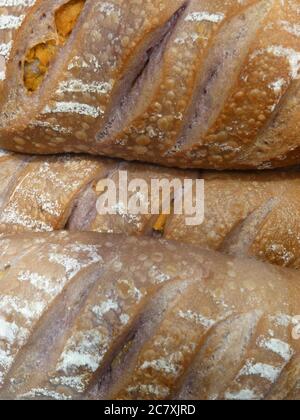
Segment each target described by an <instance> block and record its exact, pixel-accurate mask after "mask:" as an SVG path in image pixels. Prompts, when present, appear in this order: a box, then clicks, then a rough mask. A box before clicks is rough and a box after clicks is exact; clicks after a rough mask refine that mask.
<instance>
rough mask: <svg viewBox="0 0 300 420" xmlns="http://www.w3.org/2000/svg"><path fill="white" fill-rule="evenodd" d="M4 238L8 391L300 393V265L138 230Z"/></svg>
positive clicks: (65, 394)
mask: <svg viewBox="0 0 300 420" xmlns="http://www.w3.org/2000/svg"><path fill="white" fill-rule="evenodd" d="M0 242H1V253H0V270H1V282H0V291H1V297H0V322H1V326H2V328H1V330H0V331H1V340H0V349H1V352H0V361H1V363H0V372H1V375H0V398H1V399H4V398H5V399H7V398H8V399H11V398H13V399H54V400H55V399H61V400H64V399H85V398H87V399H108V398H116V399H156V400H161V399H203V400H207V399H228V400H232V399H233V400H236V399H242V400H243V399H272V398H275V397H278V396H279V397H280V398H279V399H289V398H290V399H297V398H299V392H298V391H299V390H298V391H297V386H296V384H297V381H299V371H298V369H297V363H296V362H297V360H299V351H300V347H299V340H297V339H294V338H296V337H294V338H293V334H292V333H293V328H294V324H293V321H295V322H296V318H294V317H296V316H297V315H298V314H299V311H300V307H299V302H300V299H299V298H300V295H299V293H300V289H299V274H298V272H296V271H292V270H282V269H277V268H273V267H271V266H268V265H264V264H261V263H256V262H253V261H249V260H237V259H234V258H229V257H224V256H222V255H218V254H215V253H213V252H206V251H201V250H200V249H198V248H195V247H192V246H187V245H180V244H175V243H172V242H167V241H157V240H152V239H145V240H143V239H136V238H133V237H131V238H129V237H127V238H124V237H118V236H113V235H99V234H93V233H80V234H67V233H55V234H39V235H33V234H26V235H16V236H6V237H3V238H2V239H0ZM174 254H176V258H174ZM33 261H35V264H34V268H33V265H32V262H33ZM58 323H59V328H57V325H58ZM50 343H51V345H49V344H50ZM37 366H38V367H39V368H38V369H36V367H37ZM293 366H296V368H294V367H293ZM33 372H34V374H33ZM221 378H222V380H220V379H221Z"/></svg>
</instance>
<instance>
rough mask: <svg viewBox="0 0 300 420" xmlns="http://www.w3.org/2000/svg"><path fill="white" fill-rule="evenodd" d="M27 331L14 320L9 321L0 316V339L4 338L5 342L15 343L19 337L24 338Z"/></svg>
mask: <svg viewBox="0 0 300 420" xmlns="http://www.w3.org/2000/svg"><path fill="white" fill-rule="evenodd" d="M25 331H26V330H23V329H21V328H20V327H19V326H18V325H17V324H15V323H14V322H7V321H6V320H5V319H4V318H3V317H1V316H0V341H2V340H3V341H4V342H7V343H9V344H13V343H14V342H15V341H16V340H17V339H21V340H22V338H24V334H25ZM1 344H3V343H0V345H1Z"/></svg>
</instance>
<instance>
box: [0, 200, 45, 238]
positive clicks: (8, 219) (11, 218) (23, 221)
mask: <svg viewBox="0 0 300 420" xmlns="http://www.w3.org/2000/svg"><path fill="white" fill-rule="evenodd" d="M1 223H4V224H5V223H7V224H9V225H20V226H23V227H24V228H26V230H30V231H38V232H52V231H53V228H52V226H51V225H50V224H48V223H45V222H43V221H41V220H34V219H32V218H31V216H29V215H27V214H24V213H22V211H20V209H19V208H18V207H17V205H16V203H10V204H9V206H8V207H6V208H5V209H4V210H3V212H2V214H1Z"/></svg>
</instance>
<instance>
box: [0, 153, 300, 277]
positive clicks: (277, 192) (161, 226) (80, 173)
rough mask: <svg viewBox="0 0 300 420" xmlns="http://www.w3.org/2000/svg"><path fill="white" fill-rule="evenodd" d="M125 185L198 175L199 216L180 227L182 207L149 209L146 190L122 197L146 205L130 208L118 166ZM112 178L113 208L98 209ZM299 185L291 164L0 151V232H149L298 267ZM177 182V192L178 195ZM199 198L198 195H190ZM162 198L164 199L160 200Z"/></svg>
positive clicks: (299, 259)
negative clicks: (233, 166)
mask: <svg viewBox="0 0 300 420" xmlns="http://www.w3.org/2000/svg"><path fill="white" fill-rule="evenodd" d="M121 172H123V173H126V174H127V182H128V185H129V183H130V182H131V181H133V180H136V179H139V180H142V181H143V182H145V183H146V185H147V187H148V191H149V193H150V192H151V185H152V181H153V180H158V181H161V180H169V181H170V182H172V181H173V180H174V179H176V180H180V181H181V183H182V185H183V186H184V181H185V180H186V179H188V180H194V181H195V180H197V179H203V180H204V182H205V197H204V212H205V214H204V222H203V223H202V224H201V225H196V226H188V225H187V220H186V219H187V216H189V215H186V214H181V215H176V214H173V213H174V212H172V201H173V197H172V194H171V195H170V197H166V198H164V203H163V202H162V198H161V200H160V201H161V202H160V206H159V207H161V206H162V204H170V209H171V212H170V214H169V215H162V214H161V215H159V214H154V215H152V214H151V211H150V210H151V209H150V206H149V203H150V202H151V199H152V198H154V197H152V196H147V195H145V194H144V193H141V192H139V191H134V190H133V191H132V192H130V193H129V194H128V200H131V201H136V202H137V203H139V206H140V208H143V209H148V214H133V212H132V211H131V210H130V208H129V209H128V211H127V210H126V208H127V203H126V202H125V201H124V200H123V198H122V196H121V195H120V190H119V179H120V173H121ZM108 182H114V185H115V186H116V189H117V201H116V203H115V205H114V207H113V208H112V210H113V212H114V214H106V215H104V214H101V212H99V211H98V207H97V203H98V200H99V199H100V200H101V199H102V195H103V194H104V193H105V191H106V185H107V184H108ZM299 188H300V175H299V170H298V169H293V170H288V171H283V170H278V171H274V172H272V173H269V172H262V173H259V172H251V171H249V172H243V173H239V172H222V173H212V172H205V171H204V172H200V171H199V172H198V171H183V170H176V169H166V168H163V167H156V166H152V165H145V164H139V163H127V162H121V161H117V160H110V159H105V158H96V157H95V158H94V157H89V156H86V155H78V156H74V155H60V156H57V157H56V156H51V157H38V156H26V155H19V154H18V155H17V154H16V155H15V154H12V153H8V152H0V234H7V233H18V232H20V233H22V232H30V231H34V232H52V231H54V230H62V229H67V230H70V231H74V232H78V231H94V232H99V233H114V234H126V235H133V236H148V237H149V236H152V237H159V238H164V239H169V240H176V241H178V242H183V243H191V244H193V245H199V246H201V247H204V248H208V249H213V250H218V251H222V252H223V253H226V254H230V255H234V256H249V257H255V258H258V259H261V260H264V261H267V262H270V263H273V264H276V265H280V266H283V267H292V268H296V269H300V246H299V237H300V230H299V226H300V223H299V220H300V212H299V209H300V197H299V194H298V193H297V191H298V190H299ZM185 192H186V191H185V188H184V189H183V191H182V193H183V195H184V194H185ZM199 198H201V199H202V197H198V199H199ZM168 199H170V201H171V202H170V203H167V202H166V200H168Z"/></svg>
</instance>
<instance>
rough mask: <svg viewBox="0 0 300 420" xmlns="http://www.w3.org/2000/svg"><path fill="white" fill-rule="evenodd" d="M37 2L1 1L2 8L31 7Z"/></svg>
mask: <svg viewBox="0 0 300 420" xmlns="http://www.w3.org/2000/svg"><path fill="white" fill-rule="evenodd" d="M35 2H36V0H0V7H20V6H22V7H31V6H33V5H34V4H35Z"/></svg>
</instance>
